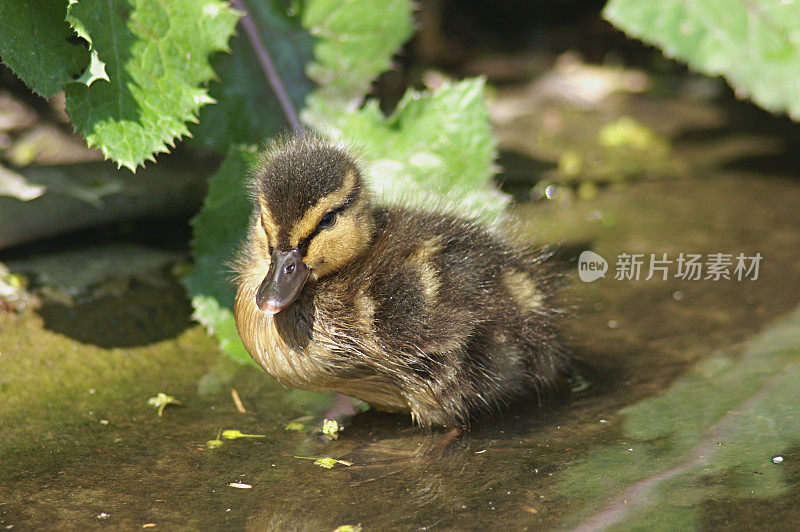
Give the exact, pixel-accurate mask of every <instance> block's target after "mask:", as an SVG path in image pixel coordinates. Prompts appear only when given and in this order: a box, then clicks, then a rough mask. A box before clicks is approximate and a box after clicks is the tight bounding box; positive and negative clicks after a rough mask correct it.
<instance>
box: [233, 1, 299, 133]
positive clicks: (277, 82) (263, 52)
mask: <svg viewBox="0 0 800 532" xmlns="http://www.w3.org/2000/svg"><path fill="white" fill-rule="evenodd" d="M232 3H233V7H235V8H236V9H238V10H239V11H241V12H242V13H244V15H243V16H242V19H241V21H240V22H241V23H242V27H243V28H244V31H245V33H246V34H247V38H248V39H249V40H250V45H251V46H252V47H253V50H255V52H256V58H257V59H258V62H259V63H260V64H261V69H262V70H263V71H264V76H266V78H267V81H268V82H269V85H270V87H272V91H273V92H274V93H275V97H276V98H277V99H278V103H280V105H281V109H282V110H283V114H284V115H285V116H286V120H287V121H288V122H289V124H290V125H291V126H292V129H293V130H294V132H295V134H297V135H298V136H300V137H302V136H304V132H303V126H302V125H301V124H300V119H299V118H298V117H297V110H296V109H295V108H294V104H293V103H292V100H291V99H290V98H289V93H287V92H286V86H285V85H284V83H283V80H282V79H281V76H280V74H278V70H277V69H276V68H275V63H273V62H272V57H270V55H269V52H268V51H267V49H266V48H265V47H264V43H263V42H261V38H260V37H259V35H258V29H257V28H256V25H255V23H254V22H253V19H252V18H250V14H249V12H248V11H247V6H246V5H245V3H244V0H232Z"/></svg>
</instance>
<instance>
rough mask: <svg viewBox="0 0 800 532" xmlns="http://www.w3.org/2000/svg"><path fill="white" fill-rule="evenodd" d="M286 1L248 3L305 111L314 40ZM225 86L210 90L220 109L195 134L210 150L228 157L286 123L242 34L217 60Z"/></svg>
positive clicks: (205, 116)
mask: <svg viewBox="0 0 800 532" xmlns="http://www.w3.org/2000/svg"><path fill="white" fill-rule="evenodd" d="M283 4H284V2H283V0H265V1H260V2H248V4H247V6H248V10H249V12H250V16H251V18H252V20H253V21H254V23H255V25H256V27H257V29H258V31H259V34H260V35H261V42H262V44H263V45H264V47H265V48H266V49H267V51H268V52H269V54H270V56H271V57H272V60H273V62H274V63H275V67H276V69H277V70H278V74H279V75H280V77H281V79H282V81H283V83H284V84H285V86H286V89H287V91H288V92H289V95H290V97H291V99H292V102H293V103H294V105H295V106H296V107H297V108H298V109H299V108H300V107H301V106H302V105H303V101H304V99H305V96H306V94H307V93H309V92H310V91H311V90H312V89H313V88H314V85H313V84H312V83H311V81H309V80H308V79H307V78H306V76H305V74H304V67H305V65H306V63H308V62H309V61H311V54H312V51H311V45H312V43H311V36H310V35H308V33H307V32H306V31H305V30H304V29H303V28H302V27H301V26H300V21H299V20H298V19H297V18H292V17H290V16H289V15H287V13H286V10H285V8H284V5H283ZM213 65H214V70H215V71H216V72H217V75H218V76H219V81H218V82H215V83H212V84H211V86H210V94H211V97H212V98H214V99H215V100H216V101H217V104H216V105H211V106H208V107H205V108H203V110H202V111H201V112H200V121H199V123H198V124H197V126H195V127H193V128H192V134H193V136H194V137H195V138H196V139H197V141H198V142H200V143H201V144H202V145H204V146H208V147H210V148H213V149H215V150H217V151H220V152H224V151H225V150H226V149H227V147H228V146H229V145H230V144H231V143H244V144H256V143H259V142H263V141H265V140H266V139H267V138H269V137H270V136H272V135H274V134H276V133H277V132H278V131H279V130H280V129H281V128H282V127H283V126H284V124H285V118H284V116H283V111H282V110H281V107H280V105H279V104H278V100H277V99H276V98H275V95H274V93H273V92H272V88H271V87H270V85H269V83H267V79H266V78H265V76H264V72H263V70H262V69H261V65H260V64H259V62H258V60H257V59H256V55H255V52H254V51H253V47H252V45H251V44H250V41H249V40H248V38H247V35H246V34H245V32H244V31H243V30H242V31H240V34H239V35H238V36H236V37H234V38H233V39H231V53H230V54H228V55H218V56H216V57H215V58H214V60H213Z"/></svg>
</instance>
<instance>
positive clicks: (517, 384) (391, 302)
mask: <svg viewBox="0 0 800 532" xmlns="http://www.w3.org/2000/svg"><path fill="white" fill-rule="evenodd" d="M375 218H376V227H377V235H378V236H377V238H376V240H375V242H374V244H373V246H372V247H371V249H370V251H369V253H367V254H366V255H365V256H364V257H362V258H361V259H359V260H358V261H356V262H355V263H353V264H352V265H351V266H350V267H349V268H348V269H346V270H344V271H342V272H341V273H340V274H339V275H337V276H335V277H331V278H330V279H327V280H324V281H322V282H320V283H319V285H318V286H317V287H316V292H315V296H314V307H315V321H316V322H317V323H320V324H322V323H335V324H336V327H335V328H334V329H333V330H328V329H323V328H322V327H320V331H319V333H321V334H319V336H321V337H322V336H325V337H327V338H326V339H327V341H329V342H330V343H331V344H335V345H337V346H338V347H339V349H340V351H339V352H340V353H341V355H342V359H341V360H340V361H339V362H338V363H337V364H336V365H337V367H338V366H339V365H341V366H349V367H348V370H347V371H345V372H344V373H345V374H350V375H353V374H364V375H369V374H371V375H376V376H380V379H381V380H382V382H383V383H384V386H385V387H386V388H389V389H393V391H394V393H393V394H392V395H393V396H394V397H395V401H394V402H393V403H392V404H384V405H380V404H378V406H383V407H384V408H387V409H390V410H400V411H409V412H411V414H412V416H413V417H414V419H415V420H416V421H417V422H418V423H419V424H421V425H424V426H429V425H445V426H456V425H461V424H465V423H468V422H469V420H470V419H472V418H474V417H475V416H476V415H478V414H481V413H483V412H485V411H487V410H492V409H495V408H497V407H499V406H501V405H502V404H504V403H506V402H508V401H510V400H512V399H514V398H515V397H519V396H524V395H530V396H531V397H533V398H536V400H538V397H539V394H541V393H542V392H545V391H547V390H551V389H553V388H557V387H559V386H560V385H562V384H563V382H564V381H565V379H566V377H567V375H568V361H567V357H566V355H565V351H564V349H563V347H562V345H561V342H560V338H559V333H558V326H557V324H558V320H559V318H560V315H561V312H560V311H559V310H558V308H557V306H556V304H555V297H556V294H555V289H556V287H557V285H558V284H559V279H558V275H557V274H555V273H554V272H553V271H552V269H551V268H550V267H549V266H548V265H547V262H546V254H544V253H542V252H537V251H535V250H523V249H520V248H518V247H514V246H512V245H510V244H508V243H504V242H502V241H500V240H499V239H498V238H497V237H496V236H493V235H492V234H491V233H489V232H488V231H487V230H486V229H484V228H482V227H480V226H479V225H476V224H475V223H473V222H470V221H467V220H464V219H460V218H457V217H453V216H447V215H438V214H431V213H423V212H416V211H413V210H407V209H391V210H378V211H376V212H375ZM336 389H337V391H341V392H343V393H347V394H349V395H353V396H355V397H359V398H362V399H364V400H367V401H371V402H373V403H374V402H376V401H375V399H374V398H370V397H366V396H363V395H361V394H360V391H359V390H358V389H356V388H354V387H353V386H351V385H350V383H341V385H340V386H337V387H336ZM384 395H385V394H384Z"/></svg>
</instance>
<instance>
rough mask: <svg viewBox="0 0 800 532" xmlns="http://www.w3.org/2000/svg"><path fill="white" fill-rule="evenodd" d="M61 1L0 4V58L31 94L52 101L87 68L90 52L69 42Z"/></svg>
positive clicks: (13, 0) (15, 0)
mask: <svg viewBox="0 0 800 532" xmlns="http://www.w3.org/2000/svg"><path fill="white" fill-rule="evenodd" d="M66 15H67V5H66V2H64V0H37V1H36V2H31V1H29V0H2V1H1V2H0V56H1V57H2V59H3V63H5V64H6V65H8V67H9V68H11V70H13V71H14V73H15V74H16V75H17V76H19V77H20V78H21V79H22V80H23V81H24V82H25V83H26V84H27V85H28V87H30V88H31V89H32V90H33V91H35V92H37V93H38V94H40V95H41V96H43V97H45V98H50V97H52V96H53V95H54V94H55V93H56V92H58V91H60V90H61V89H62V86H63V85H64V83H66V82H68V81H72V80H73V79H74V78H75V77H77V76H79V75H80V74H81V71H82V70H83V68H84V67H85V66H86V65H88V64H89V51H88V50H87V49H86V47H85V46H84V45H83V43H81V42H72V41H70V38H71V37H74V36H75V33H74V32H73V31H72V29H71V28H70V26H69V24H67V22H65V20H64V19H65V17H66Z"/></svg>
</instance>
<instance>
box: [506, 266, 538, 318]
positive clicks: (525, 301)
mask: <svg viewBox="0 0 800 532" xmlns="http://www.w3.org/2000/svg"><path fill="white" fill-rule="evenodd" d="M503 286H505V287H506V290H508V292H509V294H510V295H511V297H512V298H513V299H514V302H515V303H516V304H517V305H518V306H519V307H520V308H523V309H528V310H538V309H540V308H541V306H542V303H543V302H544V295H543V294H542V293H541V292H540V291H539V288H538V287H537V286H536V281H534V280H533V279H531V277H530V275H528V274H527V273H525V272H522V271H519V270H512V271H510V272H505V273H504V274H503Z"/></svg>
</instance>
